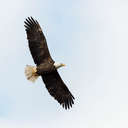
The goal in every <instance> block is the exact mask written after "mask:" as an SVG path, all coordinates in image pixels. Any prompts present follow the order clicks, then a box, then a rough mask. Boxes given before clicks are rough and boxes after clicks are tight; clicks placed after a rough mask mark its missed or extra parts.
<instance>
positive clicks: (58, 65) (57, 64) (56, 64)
mask: <svg viewBox="0 0 128 128" xmlns="http://www.w3.org/2000/svg"><path fill="white" fill-rule="evenodd" d="M54 66H55V67H56V69H58V68H60V67H63V66H66V65H65V64H63V63H57V62H55V63H54Z"/></svg>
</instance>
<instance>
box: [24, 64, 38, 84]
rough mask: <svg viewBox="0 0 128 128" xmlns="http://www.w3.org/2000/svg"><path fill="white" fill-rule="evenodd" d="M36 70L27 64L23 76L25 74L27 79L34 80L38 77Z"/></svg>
mask: <svg viewBox="0 0 128 128" xmlns="http://www.w3.org/2000/svg"><path fill="white" fill-rule="evenodd" d="M36 71H37V70H36V67H34V66H31V65H27V66H26V67H25V76H26V78H27V80H29V81H31V82H35V81H36V79H37V78H38V77H39V75H37V73H36Z"/></svg>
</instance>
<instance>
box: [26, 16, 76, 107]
mask: <svg viewBox="0 0 128 128" xmlns="http://www.w3.org/2000/svg"><path fill="white" fill-rule="evenodd" d="M24 23H25V25H24V26H25V30H26V34H27V39H28V45H29V49H30V52H31V55H32V58H33V60H34V62H35V64H36V67H34V66H30V65H27V66H26V68H25V75H26V77H27V79H28V80H30V81H32V82H34V81H35V80H36V79H37V78H38V77H39V76H41V77H42V79H43V81H44V83H45V85H46V88H47V90H48V92H49V93H50V95H51V96H53V97H54V98H55V99H56V100H57V101H58V102H59V103H60V105H62V106H63V108H65V109H69V108H70V107H72V105H73V104H74V99H75V98H74V97H73V95H72V94H71V92H70V91H69V89H68V88H67V86H66V85H65V83H64V82H63V80H62V79H61V77H60V75H59V73H58V72H57V69H58V68H60V67H62V66H65V65H64V64H62V63H56V62H55V61H54V60H53V59H52V57H51V55H50V53H49V50H48V46H47V42H46V39H45V36H44V34H43V32H42V29H41V27H40V25H39V23H38V21H37V20H35V19H33V18H32V17H28V18H27V19H26V21H24Z"/></svg>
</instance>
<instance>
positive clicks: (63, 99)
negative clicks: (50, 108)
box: [42, 70, 75, 109]
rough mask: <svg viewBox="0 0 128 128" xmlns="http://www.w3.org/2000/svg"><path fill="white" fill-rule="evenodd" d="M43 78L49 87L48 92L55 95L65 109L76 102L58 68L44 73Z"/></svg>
mask: <svg viewBox="0 0 128 128" xmlns="http://www.w3.org/2000/svg"><path fill="white" fill-rule="evenodd" d="M42 79H43V81H44V83H45V85H46V88H47V89H48V92H49V93H50V95H51V96H53V97H54V98H55V99H56V100H57V101H58V102H59V103H60V104H61V105H62V106H63V107H64V108H65V109H70V107H72V104H74V101H73V100H74V99H75V98H74V97H73V95H72V94H71V92H70V91H69V89H68V88H67V86H66V85H65V84H64V82H63V81H62V79H61V77H60V75H59V73H58V72H57V70H54V71H52V72H51V73H47V74H44V75H42Z"/></svg>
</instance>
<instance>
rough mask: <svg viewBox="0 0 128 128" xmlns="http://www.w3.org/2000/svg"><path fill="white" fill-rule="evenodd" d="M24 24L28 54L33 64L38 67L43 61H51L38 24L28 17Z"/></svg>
mask: <svg viewBox="0 0 128 128" xmlns="http://www.w3.org/2000/svg"><path fill="white" fill-rule="evenodd" d="M24 23H25V25H24V26H25V28H26V33H27V39H28V42H29V48H30V52H31V54H32V57H33V59H34V62H35V64H37V65H40V64H41V63H42V62H44V60H50V61H53V60H52V58H51V56H50V53H49V50H48V46H47V42H46V39H45V36H44V34H43V32H42V29H41V27H40V25H39V23H38V22H37V21H36V20H34V19H33V18H32V17H28V18H27V19H26V21H25V22H24Z"/></svg>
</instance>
